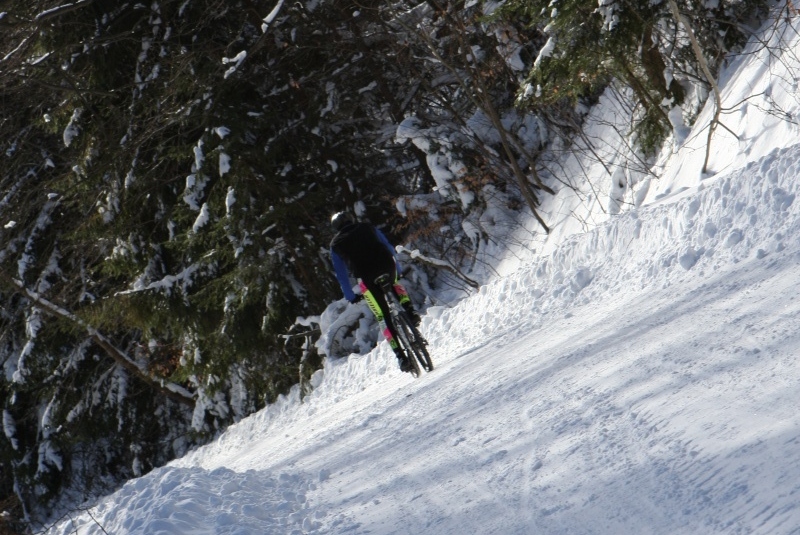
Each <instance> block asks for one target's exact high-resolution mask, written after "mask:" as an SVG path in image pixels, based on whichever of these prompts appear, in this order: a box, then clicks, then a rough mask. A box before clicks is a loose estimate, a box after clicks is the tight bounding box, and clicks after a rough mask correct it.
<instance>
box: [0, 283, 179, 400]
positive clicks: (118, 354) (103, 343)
mask: <svg viewBox="0 0 800 535" xmlns="http://www.w3.org/2000/svg"><path fill="white" fill-rule="evenodd" d="M0 278H2V279H3V280H5V281H6V282H7V283H10V284H11V285H12V286H14V287H16V288H17V289H18V290H19V291H20V292H21V293H22V294H24V295H25V296H26V297H27V298H28V299H30V300H31V301H33V302H34V303H36V305H37V306H39V307H40V308H41V309H42V310H43V311H45V312H47V313H49V314H51V315H53V316H56V317H59V318H63V319H66V320H68V321H71V322H72V323H74V324H76V325H78V326H80V327H82V328H83V329H85V330H86V333H87V334H88V335H89V337H90V338H91V339H92V341H93V342H94V343H96V344H97V345H98V346H100V347H101V348H102V349H103V350H104V351H105V352H106V353H108V355H109V356H110V357H111V358H113V359H114V361H115V362H116V363H117V364H118V365H119V366H121V367H122V368H124V369H125V370H127V371H128V372H130V373H131V374H133V375H134V376H135V377H138V378H139V379H140V380H142V381H143V382H145V383H146V384H148V385H149V386H150V387H152V388H154V389H155V390H157V391H158V392H160V393H162V394H164V395H165V396H167V397H168V398H170V399H172V400H173V401H177V402H178V403H182V404H184V405H188V406H194V395H193V394H192V393H191V392H189V391H188V390H186V389H185V388H183V387H182V386H179V385H176V384H175V383H171V382H168V381H166V380H164V379H163V378H159V377H154V376H152V375H150V373H149V372H148V371H147V370H146V369H145V368H144V367H143V366H140V365H139V364H137V363H136V362H135V361H134V360H133V359H131V358H130V357H129V356H128V355H126V354H125V352H124V351H122V350H121V349H119V348H118V347H116V346H115V345H114V344H113V343H112V342H111V341H110V340H109V339H108V338H106V337H105V336H104V335H103V334H102V333H100V332H99V331H98V330H97V329H95V328H94V327H92V326H91V325H89V324H87V323H86V322H85V321H83V320H82V319H80V318H79V317H77V316H76V315H75V314H73V313H71V312H70V311H68V310H65V309H64V308H62V307H60V306H58V305H56V304H55V303H53V302H51V301H49V300H47V299H45V298H44V297H42V296H41V295H39V294H38V293H36V292H34V291H33V290H31V289H30V288H28V287H26V286H25V285H24V284H23V283H22V281H19V280H17V279H14V278H12V277H9V276H8V275H6V274H5V273H2V272H0Z"/></svg>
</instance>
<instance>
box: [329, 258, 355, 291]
mask: <svg viewBox="0 0 800 535" xmlns="http://www.w3.org/2000/svg"><path fill="white" fill-rule="evenodd" d="M331 261H332V262H333V269H334V270H336V280H338V281H339V286H341V287H342V293H343V294H344V297H345V299H347V300H348V301H352V300H353V299H355V298H356V294H354V293H353V288H351V287H350V276H349V274H348V273H347V266H346V265H345V264H344V261H343V260H342V258H341V257H340V256H339V255H338V254H336V253H335V252H334V250H333V249H331Z"/></svg>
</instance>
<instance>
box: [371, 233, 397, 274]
mask: <svg viewBox="0 0 800 535" xmlns="http://www.w3.org/2000/svg"><path fill="white" fill-rule="evenodd" d="M375 234H377V235H378V239H379V240H381V243H383V245H384V246H385V247H386V248H387V249H388V250H389V252H390V253H392V256H393V257H394V265H395V269H396V270H397V273H400V262H398V261H397V251H396V250H395V248H394V246H393V245H392V244H391V243H389V240H388V239H386V236H384V235H383V232H381V231H380V230H379V229H378V228H376V229H375Z"/></svg>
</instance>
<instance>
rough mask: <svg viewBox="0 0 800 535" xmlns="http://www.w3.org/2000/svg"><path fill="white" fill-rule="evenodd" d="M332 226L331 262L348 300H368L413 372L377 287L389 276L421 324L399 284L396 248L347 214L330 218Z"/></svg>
mask: <svg viewBox="0 0 800 535" xmlns="http://www.w3.org/2000/svg"><path fill="white" fill-rule="evenodd" d="M331 227H333V231H334V232H335V233H336V235H335V236H334V237H333V240H332V241H331V260H332V261H333V268H334V269H335V270H336V278H337V280H338V281H339V285H340V286H341V287H342V292H343V293H344V296H345V298H347V300H348V301H350V302H351V303H357V302H358V301H360V300H361V299H362V298H363V299H366V301H367V304H368V305H369V308H370V310H372V313H373V314H375V319H377V320H378V325H379V326H380V328H381V332H382V333H383V336H384V338H386V341H387V342H389V346H390V347H391V348H392V350H393V351H394V354H395V355H396V356H397V360H398V362H399V364H400V369H401V370H402V371H404V372H410V371H411V370H412V366H411V363H409V362H408V359H407V358H406V355H405V354H404V353H403V350H402V349H401V348H400V345H399V344H398V343H397V340H396V339H395V335H394V332H395V330H394V325H392V320H391V317H390V315H389V312H388V310H389V308H388V305H387V304H386V298H385V297H384V296H383V292H382V291H381V289H380V288H379V287H378V286H377V285H376V284H375V279H376V278H378V277H379V276H380V275H383V274H388V275H389V276H390V277H392V279H393V280H394V293H395V295H397V297H398V300H399V301H400V304H401V305H403V308H404V309H405V310H406V312H407V313H408V315H409V317H410V318H411V321H412V322H413V323H414V324H415V325H419V321H420V318H419V315H418V314H417V313H416V312H415V311H414V307H413V305H412V303H411V298H410V297H409V296H408V292H406V290H405V288H403V286H402V285H401V284H400V283H399V282H397V278H398V272H399V270H400V267H399V265H398V263H397V254H396V253H395V250H394V247H392V245H391V244H390V243H389V240H387V239H386V236H384V235H383V233H382V232H381V231H380V230H378V229H376V228H375V227H373V226H372V225H370V224H368V223H363V222H356V221H355V220H354V219H353V217H352V216H351V215H350V214H348V213H347V212H338V213H336V214H334V215H333V216H332V217H331ZM348 274H352V275H353V277H355V278H356V279H358V286H359V288H360V289H361V295H356V294H355V293H354V292H353V289H352V287H351V285H350V279H349V277H348Z"/></svg>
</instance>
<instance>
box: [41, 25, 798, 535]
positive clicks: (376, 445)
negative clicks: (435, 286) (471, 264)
mask: <svg viewBox="0 0 800 535" xmlns="http://www.w3.org/2000/svg"><path fill="white" fill-rule="evenodd" d="M793 35H794V34H793ZM793 39H794V41H792V43H791V46H792V47H793V48H792V49H794V50H796V49H797V39H796V37H793ZM758 57H759V56H758V54H753V55H751V56H745V59H743V60H741V61H738V62H736V63H735V64H734V65H733V66H732V67H731V69H730V70H728V71H726V74H725V76H724V78H723V80H724V84H723V89H724V91H725V92H726V95H727V97H728V98H732V99H733V100H734V101H737V102H738V101H739V100H741V98H740V97H742V96H746V95H749V94H751V93H753V92H755V93H758V92H759V91H762V89H764V88H763V87H760V86H759V84H764V83H766V80H768V79H769V77H766V74H765V71H764V70H762V69H761V67H763V63H759V61H758ZM760 57H761V60H762V61H765V57H766V55H763V54H762V56H760ZM775 69H777V66H773V67H772V73H773V74H774V73H775ZM772 79H773V80H774V84H773V85H770V86H769V87H770V88H771V92H772V93H771V94H772V95H773V97H775V96H776V95H777V94H778V93H779V91H778V87H777V86H778V85H780V84H781V83H783V82H782V80H784V79H785V78H784V77H782V76H774V77H773V78H772ZM755 93H753V94H755ZM790 96H792V95H790V94H789V93H787V94H786V95H785V100H784V101H782V102H778V104H780V105H781V106H783V109H784V110H786V111H788V112H790V113H794V114H796V113H797V111H798V104H797V102H796V101H795V100H792V101H790V100H791V99H789V97H790ZM796 97H797V95H794V96H793V97H792V98H795V99H796ZM781 98H784V97H781ZM742 108H744V109H742V110H740V113H738V114H737V115H736V116H735V117H734V116H731V119H733V118H735V121H734V120H731V121H730V124H728V123H726V124H727V126H728V127H730V128H732V129H733V130H734V132H739V133H740V134H742V135H741V136H740V139H735V138H733V137H732V136H727V135H723V134H719V133H718V134H717V137H715V138H714V140H713V142H712V149H713V153H712V158H711V161H710V163H711V169H717V170H720V171H721V170H722V169H723V167H725V165H727V166H728V168H727V169H726V171H727V174H724V175H723V174H717V175H715V176H708V175H702V174H701V173H700V172H699V171H700V167H701V166H702V160H703V156H704V154H698V153H704V148H703V149H702V150H699V149H698V146H699V145H692V144H693V143H697V144H700V145H702V141H703V140H704V139H705V133H704V132H703V131H702V127H703V126H704V124H703V122H702V121H703V119H702V118H703V117H704V116H705V117H706V119H705V120H706V121H707V118H708V115H709V111H708V110H706V111H704V112H703V115H702V116H701V120H700V121H699V122H698V125H697V127H696V128H695V130H693V131H692V133H691V134H690V135H689V137H688V138H687V140H686V143H685V145H684V146H683V148H682V149H681V150H680V151H679V152H678V153H677V154H676V155H674V156H673V157H672V158H671V159H670V160H669V161H665V162H663V165H664V170H663V176H664V178H662V179H661V180H660V181H659V182H658V183H657V184H654V185H653V186H652V187H650V188H649V189H650V191H649V194H648V197H647V199H646V200H645V199H643V200H644V202H643V203H642V204H643V205H642V207H641V208H639V209H638V210H635V211H630V210H629V211H623V212H622V213H621V214H620V215H618V216H616V217H613V218H610V219H608V220H607V221H606V222H604V223H602V224H598V225H597V226H595V227H594V228H593V229H591V230H590V231H588V232H584V233H582V234H576V233H574V232H569V231H568V230H567V229H564V228H560V230H559V232H560V236H559V241H558V243H553V244H550V245H549V251H548V254H546V255H542V256H537V257H533V258H530V259H528V260H526V261H525V262H524V263H520V267H519V269H517V270H515V271H512V272H510V273H508V274H506V275H504V276H502V277H498V278H497V279H495V280H493V281H492V282H491V283H490V284H487V285H485V286H484V287H482V288H481V290H480V291H479V292H478V293H477V294H475V295H474V296H472V297H470V298H468V299H465V300H463V301H461V302H460V303H459V304H458V305H456V306H454V307H452V308H443V307H438V308H436V307H435V308H432V309H430V310H429V311H428V313H427V315H426V316H425V317H424V319H423V324H422V329H423V331H424V333H425V335H426V336H427V338H428V340H429V341H430V342H431V348H432V354H433V358H434V361H435V363H436V365H437V369H436V370H435V371H434V372H433V373H431V374H426V375H423V376H422V378H420V379H417V380H414V379H412V378H411V377H409V376H408V375H406V374H401V373H400V372H399V371H398V370H397V367H396V363H394V362H393V357H392V355H391V352H390V351H389V350H388V349H387V348H386V346H385V344H382V345H381V346H379V347H378V348H377V349H376V350H375V351H373V352H371V353H369V354H368V355H364V356H360V357H359V356H352V357H350V358H349V359H341V360H338V361H328V362H326V364H325V369H324V372H318V374H317V375H315V377H314V378H313V379H314V386H315V389H314V391H313V392H312V393H311V394H310V395H309V396H307V397H306V398H305V400H304V401H303V402H302V403H301V402H300V401H299V396H298V394H297V392H296V391H295V392H294V393H293V394H292V395H291V396H288V397H285V398H282V399H281V400H280V401H279V402H278V403H276V404H275V405H273V406H271V407H268V408H266V409H265V410H263V411H261V412H259V413H257V414H255V415H253V416H251V417H249V418H246V419H244V420H242V421H241V422H239V423H238V424H236V425H234V426H232V427H230V428H229V429H228V430H227V431H226V432H225V434H223V435H222V436H221V437H220V438H219V439H218V440H217V441H215V442H214V443H212V444H209V445H208V446H206V447H203V448H200V449H198V450H196V451H194V452H192V453H190V454H188V455H187V456H185V457H184V458H182V459H178V460H176V461H174V462H173V463H171V464H170V465H168V466H166V467H163V468H160V469H157V470H154V471H153V472H151V473H150V474H148V475H146V476H144V477H142V478H139V479H136V480H133V481H131V482H129V483H127V484H126V485H125V486H124V487H123V488H122V489H121V490H119V491H118V492H116V493H115V494H113V495H110V496H108V497H106V498H105V499H103V500H102V501H101V502H100V503H99V504H98V505H97V506H95V507H94V508H92V509H91V511H90V512H91V516H90V515H89V514H87V513H82V514H74V515H73V517H72V518H71V519H69V520H67V521H64V522H62V523H60V524H59V525H57V526H55V527H53V528H52V529H50V530H49V531H48V533H50V534H54V535H55V534H58V535H66V534H70V533H77V534H79V535H88V534H101V533H104V532H107V533H115V534H122V533H126V534H128V533H130V534H133V533H136V534H145V533H146V534H148V535H151V534H153V535H157V534H183V533H186V534H188V533H192V534H203V533H215V534H239V535H249V534H287V533H297V534H301V533H318V534H322V533H325V534H338V533H348V534H362V533H364V534H365V533H370V534H415V535H416V534H420V533H433V534H437V535H438V534H442V535H445V534H454V535H455V534H462V533H480V534H490V533H497V534H530V533H545V534H565V535H566V534H570V535H574V534H590V533H591V534H608V535H612V534H619V533H652V534H675V533H687V534H688V533H703V534H717V533H719V534H722V533H725V534H727V533H748V534H770V535H773V534H784V533H797V531H798V529H800V500H798V494H799V493H800V414H799V413H798V411H797V399H798V398H800V367H798V363H797V355H798V354H800V300H798V299H797V298H796V294H797V288H798V286H799V285H800V202H798V200H797V195H798V193H799V192H798V188H799V186H798V176H800V145H798V144H796V143H797V141H798V138H797V133H796V131H795V130H793V128H794V125H793V124H789V123H786V124H784V123H780V122H773V121H772V119H774V115H768V116H767V117H765V116H764V114H763V110H762V108H761V107H759V106H744V105H743V106H742ZM792 132H794V133H793V134H792ZM789 134H791V135H790V136H789V137H787V135H789ZM745 137H747V139H748V142H747V143H746V148H745V149H744V151H745V152H746V153H743V152H742V151H743V145H742V140H743V139H744V138H745ZM613 172H614V170H611V171H610V172H607V171H604V173H605V175H603V176H601V175H600V174H598V183H599V182H601V181H603V180H605V181H606V182H607V183H609V181H610V179H611V176H610V175H611V174H613ZM598 173H599V172H598ZM606 191H611V190H610V189H606ZM576 198H577V199H580V195H578V196H576ZM569 202H571V201H568V200H566V199H565V198H564V196H559V198H558V199H556V200H555V201H554V202H553V205H552V207H551V208H552V209H553V210H554V211H558V210H566V208H565V207H567V205H568V203H569ZM590 204H591V203H589V204H584V205H581V206H583V207H586V206H589V205H590ZM599 205H600V203H595V204H594V205H592V206H594V207H597V206H599ZM577 207H578V205H574V206H573V208H577ZM599 217H601V216H598V218H599ZM585 220H588V219H585ZM566 226H568V223H566V222H565V223H564V224H563V225H562V227H566ZM556 234H559V233H556ZM515 261H516V262H519V259H517V260H515ZM101 526H102V528H101ZM104 530H105V531H104Z"/></svg>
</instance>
